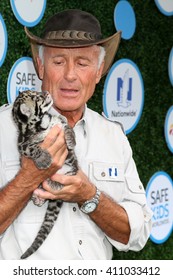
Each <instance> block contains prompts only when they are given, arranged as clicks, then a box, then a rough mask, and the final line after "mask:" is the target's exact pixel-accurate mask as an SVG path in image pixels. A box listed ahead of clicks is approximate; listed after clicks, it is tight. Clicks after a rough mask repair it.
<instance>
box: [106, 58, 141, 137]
mask: <svg viewBox="0 0 173 280" xmlns="http://www.w3.org/2000/svg"><path fill="white" fill-rule="evenodd" d="M143 104H144V86H143V80H142V76H141V74H140V71H139V69H138V67H137V65H136V64H135V63H134V62H132V61H131V60H129V59H121V60H119V61H117V62H116V63H115V64H114V65H113V66H112V68H111V69H110V71H109V73H108V75H107V78H106V80H105V85H104V91H103V110H104V114H105V115H106V117H107V118H109V119H110V120H112V121H118V122H121V123H122V124H123V127H124V130H125V132H126V134H128V133H130V132H131V131H132V130H133V129H134V128H135V127H136V125H137V123H138V122H139V120H140V117H141V114H142V110H143Z"/></svg>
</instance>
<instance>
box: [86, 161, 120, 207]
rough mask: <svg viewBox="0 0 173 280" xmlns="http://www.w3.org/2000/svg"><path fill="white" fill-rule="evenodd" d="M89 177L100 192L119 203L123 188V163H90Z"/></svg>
mask: <svg viewBox="0 0 173 280" xmlns="http://www.w3.org/2000/svg"><path fill="white" fill-rule="evenodd" d="M89 177H90V180H91V181H92V182H93V184H95V185H96V186H97V187H98V188H99V189H100V190H101V191H103V192H105V193H107V194H108V195H110V196H111V197H113V199H114V200H116V201H117V202H120V201H121V199H122V196H123V193H124V188H125V180H124V168H123V163H115V162H114V163H108V162H92V163H90V164H89Z"/></svg>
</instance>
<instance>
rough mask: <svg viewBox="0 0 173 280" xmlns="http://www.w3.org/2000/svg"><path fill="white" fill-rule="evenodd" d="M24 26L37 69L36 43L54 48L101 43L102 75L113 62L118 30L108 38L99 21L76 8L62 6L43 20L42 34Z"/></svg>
mask: <svg viewBox="0 0 173 280" xmlns="http://www.w3.org/2000/svg"><path fill="white" fill-rule="evenodd" d="M24 28H25V32H26V34H27V36H28V38H29V40H30V43H31V50H32V57H33V61H34V65H35V69H36V72H37V73H38V65H37V60H36V57H37V56H38V45H44V46H49V47H57V48H79V47H87V46H92V45H100V46H103V47H104V48H105V51H106V55H105V64H104V69H103V73H102V76H103V75H105V74H106V73H107V72H108V70H109V68H110V66H111V64H112V62H113V59H114V57H115V54H116V52H117V49H118V46H119V42H120V38H121V32H120V31H119V32H116V33H115V34H113V35H112V36H110V37H108V38H103V37H102V33H101V27H100V23H99V21H98V20H97V19H96V18H95V17H94V16H93V15H92V14H90V13H88V12H84V11H81V10H78V9H70V10H65V11H63V12H59V13H57V14H55V15H53V16H52V17H51V18H49V19H48V21H47V22H46V24H45V27H44V30H43V33H42V34H41V36H36V35H33V34H32V33H31V32H30V31H29V30H28V28H27V27H24Z"/></svg>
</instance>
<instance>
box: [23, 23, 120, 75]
mask: <svg viewBox="0 0 173 280" xmlns="http://www.w3.org/2000/svg"><path fill="white" fill-rule="evenodd" d="M24 29H25V33H26V35H27V37H28V38H29V40H30V44H31V51H32V58H33V62H34V66H35V70H36V72H37V74H38V64H37V57H38V46H39V45H43V46H47V47H57V48H82V47H89V46H93V45H99V46H102V47H104V49H105V51H106V54H105V59H104V68H103V72H102V76H104V75H105V74H106V73H107V72H108V70H109V69H110V67H111V65H112V62H113V60H114V57H115V55H116V52H117V50H118V46H119V43H120V39H121V31H118V32H116V33H115V34H114V35H112V36H110V37H108V38H106V39H100V40H97V41H94V40H93V41H84V40H76V41H75V40H73V42H72V40H53V39H43V38H40V37H38V36H35V35H33V34H32V33H31V32H30V31H29V30H28V29H27V27H24Z"/></svg>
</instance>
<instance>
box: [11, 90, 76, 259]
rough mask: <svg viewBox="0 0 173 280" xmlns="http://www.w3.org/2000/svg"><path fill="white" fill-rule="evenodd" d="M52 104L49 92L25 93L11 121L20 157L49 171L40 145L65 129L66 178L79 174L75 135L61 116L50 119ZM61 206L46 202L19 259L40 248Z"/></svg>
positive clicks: (54, 184) (55, 184) (35, 199)
mask: <svg viewBox="0 0 173 280" xmlns="http://www.w3.org/2000/svg"><path fill="white" fill-rule="evenodd" d="M52 103H53V100H52V98H51V95H50V94H49V92H37V91H32V90H26V91H23V92H20V93H19V95H18V97H17V98H16V100H15V101H14V104H13V109H12V116H13V119H14V122H15V123H16V125H17V127H18V150H19V153H20V155H24V156H26V157H29V158H31V159H33V160H34V162H35V164H36V166H37V167H38V168H39V169H46V168H49V167H50V165H51V162H52V159H51V155H50V154H49V152H47V151H46V150H43V149H42V148H41V147H40V146H39V143H40V142H42V141H43V140H44V138H45V136H46V135H47V133H48V131H49V130H50V128H51V127H53V126H54V125H55V124H60V125H61V126H62V128H63V129H64V134H65V140H66V144H67V149H68V156H67V158H66V161H65V164H64V166H63V168H62V170H63V169H65V171H64V173H65V174H68V175H75V174H76V173H77V171H78V162H77V158H76V155H75V152H74V147H75V144H76V143H75V134H74V131H73V129H72V128H70V127H69V126H68V124H67V122H66V119H65V118H64V117H63V116H61V115H59V116H52V115H51V114H50V113H49V109H50V108H51V106H52ZM48 183H49V185H50V186H51V187H52V188H53V189H61V188H62V187H63V186H62V185H61V184H59V183H58V182H53V181H51V179H48ZM39 187H41V186H39ZM31 199H32V200H33V203H34V204H35V205H37V206H42V204H43V203H44V202H45V200H44V199H40V198H38V197H37V196H36V195H32V197H31ZM61 206H62V201H60V200H49V201H48V207H47V210H46V214H45V217H44V220H43V223H42V225H41V227H40V230H39V232H38V234H37V236H36V238H35V240H34V241H33V243H32V244H31V246H30V247H29V248H28V249H27V251H26V252H25V253H24V254H23V255H22V256H21V259H25V258H27V257H29V256H30V255H31V254H33V253H34V252H35V251H37V250H38V248H39V247H40V246H41V245H42V243H43V242H44V240H45V239H46V237H47V236H48V234H49V233H50V231H51V229H52V228H53V226H54V223H55V221H56V219H57V217H58V213H59V211H60V207H61Z"/></svg>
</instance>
